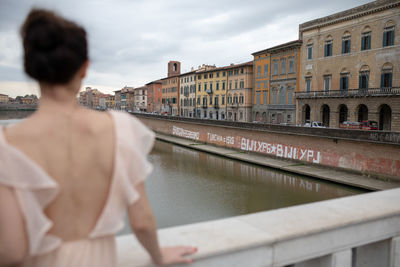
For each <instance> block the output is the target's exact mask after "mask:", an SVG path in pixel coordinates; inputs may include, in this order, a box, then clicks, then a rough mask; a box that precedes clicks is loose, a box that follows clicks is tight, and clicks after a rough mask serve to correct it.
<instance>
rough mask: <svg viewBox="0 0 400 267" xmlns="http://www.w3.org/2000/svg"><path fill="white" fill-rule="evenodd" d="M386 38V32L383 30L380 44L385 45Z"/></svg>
mask: <svg viewBox="0 0 400 267" xmlns="http://www.w3.org/2000/svg"><path fill="white" fill-rule="evenodd" d="M386 38H387V32H383V40H382V46H387V43H386Z"/></svg>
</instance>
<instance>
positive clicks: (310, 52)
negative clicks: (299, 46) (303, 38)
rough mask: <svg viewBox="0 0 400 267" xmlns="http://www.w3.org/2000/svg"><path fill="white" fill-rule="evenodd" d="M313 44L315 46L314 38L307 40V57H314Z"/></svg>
mask: <svg viewBox="0 0 400 267" xmlns="http://www.w3.org/2000/svg"><path fill="white" fill-rule="evenodd" d="M313 46H314V43H313V40H312V39H309V40H308V41H307V59H312V57H313Z"/></svg>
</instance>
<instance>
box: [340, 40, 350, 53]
mask: <svg viewBox="0 0 400 267" xmlns="http://www.w3.org/2000/svg"><path fill="white" fill-rule="evenodd" d="M348 53H350V36H346V37H343V39H342V54H348Z"/></svg>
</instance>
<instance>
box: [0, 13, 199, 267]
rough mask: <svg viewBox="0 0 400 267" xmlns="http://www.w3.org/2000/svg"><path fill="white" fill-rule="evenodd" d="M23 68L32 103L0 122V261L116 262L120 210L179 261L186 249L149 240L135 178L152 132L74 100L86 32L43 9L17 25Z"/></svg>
mask: <svg viewBox="0 0 400 267" xmlns="http://www.w3.org/2000/svg"><path fill="white" fill-rule="evenodd" d="M21 36H22V39H23V47H24V67H25V72H26V73H27V74H28V75H29V76H31V77H32V78H34V79H36V80H37V81H38V82H39V85H40V89H41V100H40V106H39V109H38V110H37V111H36V112H35V113H34V114H33V115H32V116H31V117H29V118H28V119H26V120H24V121H23V122H21V123H19V124H17V125H15V126H12V127H9V128H0V266H3V265H4V266H8V265H10V264H18V265H20V266H116V263H117V259H116V248H115V233H116V232H117V231H118V230H119V229H121V227H122V219H123V215H124V212H125V211H126V210H127V211H128V215H129V220H130V225H131V228H132V230H133V232H134V233H135V235H136V237H137V238H138V240H139V241H140V243H141V244H142V245H143V247H144V248H145V249H146V250H147V251H148V253H149V254H150V256H151V258H152V260H153V262H154V263H155V264H157V265H168V264H176V263H189V262H191V261H192V260H191V259H188V258H186V257H184V256H187V255H190V254H193V253H194V252H195V251H196V249H195V248H193V247H169V248H161V249H160V247H159V244H158V241H157V233H156V225H155V221H154V217H153V214H152V212H151V209H150V206H149V203H148V200H147V197H146V192H145V188H144V182H143V181H144V180H145V178H146V176H147V175H148V174H149V173H150V171H151V169H152V166H151V164H150V163H149V162H148V161H147V159H146V155H147V154H148V153H149V151H150V150H151V148H152V146H153V142H154V134H153V132H151V131H150V130H149V129H147V128H146V127H145V126H144V125H143V124H142V123H141V122H140V121H138V120H137V119H136V118H134V117H132V116H130V115H128V114H125V113H121V112H115V111H114V112H110V113H108V112H104V113H101V112H95V111H91V110H87V109H84V108H82V107H80V106H79V105H78V104H77V101H76V95H77V93H78V91H79V89H80V88H81V83H82V79H83V78H84V77H85V76H86V72H87V68H88V64H89V63H88V51H87V39H86V32H85V30H84V29H83V28H81V27H80V26H78V25H76V24H75V23H73V22H71V21H68V20H66V19H64V18H62V17H60V16H58V15H56V14H54V13H52V12H49V11H46V10H32V11H31V12H30V14H29V15H28V17H27V19H26V21H25V23H24V24H23V26H22V29H21Z"/></svg>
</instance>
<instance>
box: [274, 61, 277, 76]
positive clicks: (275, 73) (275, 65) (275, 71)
mask: <svg viewBox="0 0 400 267" xmlns="http://www.w3.org/2000/svg"><path fill="white" fill-rule="evenodd" d="M274 75H278V60H276V59H274Z"/></svg>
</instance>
